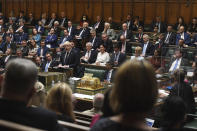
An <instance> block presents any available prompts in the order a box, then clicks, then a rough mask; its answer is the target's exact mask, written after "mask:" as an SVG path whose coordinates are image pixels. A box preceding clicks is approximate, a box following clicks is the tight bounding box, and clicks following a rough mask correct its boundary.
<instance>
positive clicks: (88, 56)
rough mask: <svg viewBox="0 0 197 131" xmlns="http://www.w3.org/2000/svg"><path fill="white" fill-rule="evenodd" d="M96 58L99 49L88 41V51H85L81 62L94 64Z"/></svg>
mask: <svg viewBox="0 0 197 131" xmlns="http://www.w3.org/2000/svg"><path fill="white" fill-rule="evenodd" d="M96 58H97V51H96V50H94V49H92V43H91V42H87V43H86V51H84V53H83V55H82V57H81V63H88V64H92V63H95V61H96Z"/></svg>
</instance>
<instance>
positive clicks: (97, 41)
mask: <svg viewBox="0 0 197 131" xmlns="http://www.w3.org/2000/svg"><path fill="white" fill-rule="evenodd" d="M90 34H91V38H90V41H89V42H91V43H92V49H94V50H97V49H98V48H99V47H100V44H101V43H102V41H101V37H99V36H96V31H95V30H94V29H92V30H91V31H90Z"/></svg>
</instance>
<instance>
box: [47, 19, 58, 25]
mask: <svg viewBox="0 0 197 131" xmlns="http://www.w3.org/2000/svg"><path fill="white" fill-rule="evenodd" d="M51 20H52V19H51V18H50V19H48V20H47V25H49V24H50V22H51ZM55 21H58V19H57V18H56V19H55V20H54V21H53V22H52V26H53V25H54V22H55Z"/></svg>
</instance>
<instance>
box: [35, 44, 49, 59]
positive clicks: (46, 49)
mask: <svg viewBox="0 0 197 131" xmlns="http://www.w3.org/2000/svg"><path fill="white" fill-rule="evenodd" d="M48 51H49V48H48V47H46V46H45V47H44V50H43V56H44V57H45V55H46V53H47V52H48ZM40 53H41V47H40V48H38V50H37V55H38V56H40V55H41V54H40Z"/></svg>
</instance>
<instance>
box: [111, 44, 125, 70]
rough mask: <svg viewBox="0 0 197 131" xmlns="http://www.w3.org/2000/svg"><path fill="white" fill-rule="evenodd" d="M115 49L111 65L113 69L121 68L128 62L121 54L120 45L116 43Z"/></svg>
mask: <svg viewBox="0 0 197 131" xmlns="http://www.w3.org/2000/svg"><path fill="white" fill-rule="evenodd" d="M113 49H114V52H113V53H112V56H111V59H110V65H111V66H113V67H114V66H120V65H121V64H122V63H123V62H124V61H125V60H126V55H125V54H124V53H122V52H120V47H119V45H118V43H114V45H113Z"/></svg>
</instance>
